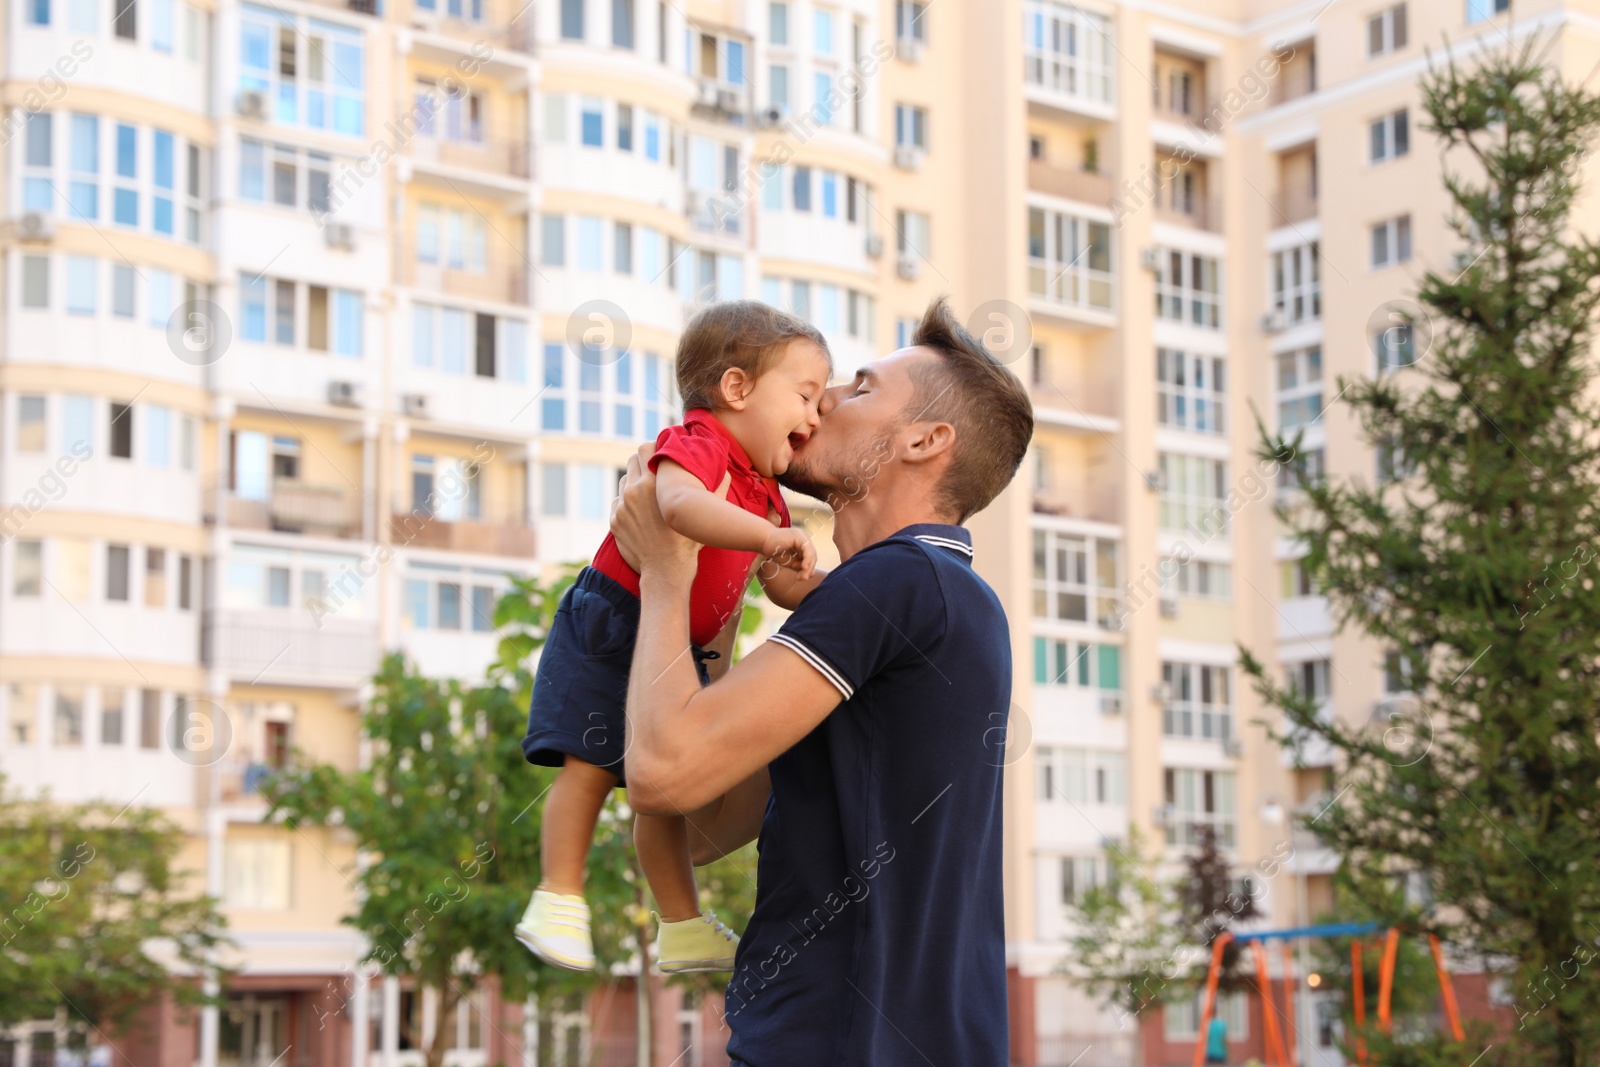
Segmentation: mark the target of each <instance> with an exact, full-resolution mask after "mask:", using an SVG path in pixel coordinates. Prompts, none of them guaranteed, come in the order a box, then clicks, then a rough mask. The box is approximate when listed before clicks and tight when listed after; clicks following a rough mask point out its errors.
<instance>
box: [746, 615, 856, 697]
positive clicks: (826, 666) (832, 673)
mask: <svg viewBox="0 0 1600 1067" xmlns="http://www.w3.org/2000/svg"><path fill="white" fill-rule="evenodd" d="M767 640H768V641H776V642H777V643H778V644H780V645H782V646H783V647H784V648H787V649H789V650H791V651H792V652H794V654H795V655H797V656H799V657H800V658H801V659H803V660H805V661H806V662H807V663H809V664H811V665H812V666H813V667H815V668H816V669H817V673H818V674H820V675H822V676H823V677H824V678H826V679H827V680H828V681H829V682H830V683H831V684H832V685H833V687H834V688H835V689H837V690H839V695H840V696H842V697H844V699H846V700H849V699H850V698H851V697H852V696H854V695H855V692H856V691H855V687H853V686H852V685H851V684H850V683H849V682H847V681H845V677H844V675H842V674H840V673H839V672H838V671H836V670H834V669H833V665H832V664H830V663H829V662H828V661H827V660H825V659H823V658H822V657H821V656H819V655H818V654H817V653H815V652H813V651H812V650H811V649H809V648H807V647H806V646H805V645H803V644H801V643H800V642H799V641H796V640H795V639H794V638H793V637H791V636H790V635H788V634H786V633H783V632H781V631H780V632H778V633H775V634H773V635H772V636H771V637H769V638H767Z"/></svg>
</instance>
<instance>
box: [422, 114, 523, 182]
mask: <svg viewBox="0 0 1600 1067" xmlns="http://www.w3.org/2000/svg"><path fill="white" fill-rule="evenodd" d="M433 121H435V122H438V121H440V118H439V116H435V117H434V120H433ZM408 147H409V149H410V154H411V158H412V160H413V161H414V162H415V163H416V164H417V165H418V166H419V167H421V168H423V169H434V168H448V169H451V170H470V171H485V172H488V173H490V174H495V175H499V176H502V177H505V178H516V179H519V180H522V181H527V180H528V178H529V177H530V176H531V175H532V166H531V159H530V156H529V153H528V142H527V141H524V140H520V139H512V138H501V137H480V138H476V139H473V140H451V139H449V138H444V137H424V136H417V137H413V138H412V139H411V143H410V145H409V146H408Z"/></svg>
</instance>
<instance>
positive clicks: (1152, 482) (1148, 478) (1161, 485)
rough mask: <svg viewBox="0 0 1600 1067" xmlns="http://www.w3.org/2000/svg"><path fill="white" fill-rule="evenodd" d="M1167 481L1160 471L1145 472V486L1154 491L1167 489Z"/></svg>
mask: <svg viewBox="0 0 1600 1067" xmlns="http://www.w3.org/2000/svg"><path fill="white" fill-rule="evenodd" d="M1165 481H1166V479H1164V478H1162V477H1161V472H1160V471H1145V472H1144V484H1145V487H1146V488H1148V489H1149V490H1150V491H1151V492H1152V493H1159V492H1160V491H1161V490H1162V489H1165V488H1166V485H1165Z"/></svg>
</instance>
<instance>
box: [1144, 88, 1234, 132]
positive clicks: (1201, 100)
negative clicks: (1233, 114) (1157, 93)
mask: <svg viewBox="0 0 1600 1067" xmlns="http://www.w3.org/2000/svg"><path fill="white" fill-rule="evenodd" d="M1223 114H1225V112H1224V111H1223V110H1222V103H1221V101H1219V100H1218V99H1217V98H1216V97H1214V96H1202V95H1200V94H1199V93H1189V94H1188V95H1187V96H1180V97H1178V98H1176V99H1174V98H1172V97H1171V96H1169V95H1163V96H1162V98H1161V102H1160V103H1158V104H1156V105H1155V106H1154V107H1153V108H1152V109H1151V112H1150V117H1151V118H1153V119H1154V120H1156V121H1157V122H1182V123H1191V124H1193V125H1196V126H1200V127H1202V128H1204V129H1208V130H1209V129H1210V127H1208V126H1206V120H1207V119H1208V118H1209V117H1210V116H1212V115H1217V116H1221V115H1223Z"/></svg>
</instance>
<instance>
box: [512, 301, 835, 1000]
mask: <svg viewBox="0 0 1600 1067" xmlns="http://www.w3.org/2000/svg"><path fill="white" fill-rule="evenodd" d="M832 370H833V367H832V359H831V356H830V354H829V352H828V346H827V342H826V341H824V340H823V338H822V334H821V333H819V332H818V331H817V330H816V329H815V328H813V327H811V326H809V325H807V324H806V323H805V322H802V321H801V320H799V319H797V318H794V317H793V316H790V315H786V314H784V313H783V312H780V311H777V310H775V309H773V308H770V307H768V306H767V305H765V304H762V303H758V302H756V301H752V300H739V301H731V302H728V303H723V304H715V305H713V306H711V307H709V308H706V309H705V310H704V311H702V312H700V313H699V314H698V315H696V316H695V317H694V319H693V320H692V321H691V322H690V323H689V325H688V326H687V327H686V328H685V329H684V332H683V336H682V338H680V340H679V342H678V354H677V377H678V392H679V394H680V395H681V396H682V397H683V406H684V410H685V411H686V412H687V414H686V415H685V416H684V420H683V424H682V425H681V426H669V427H668V428H667V429H665V430H663V431H661V435H660V436H659V437H657V438H656V451H655V454H654V455H653V456H652V457H651V459H650V468H651V469H652V470H653V471H655V473H656V499H657V501H658V503H659V504H660V506H661V514H662V517H663V518H664V519H665V520H666V522H667V524H668V525H669V526H671V527H672V528H673V529H674V530H677V531H678V532H679V533H680V534H683V535H684V536H685V537H688V538H690V539H691V540H694V541H698V542H700V543H701V544H702V545H704V546H706V547H704V548H702V549H701V550H700V556H699V566H698V570H697V571H696V573H695V579H694V585H693V588H692V590H691V593H690V602H689V635H690V639H691V641H692V642H693V644H694V647H693V649H692V650H691V651H692V652H693V654H694V658H695V665H696V667H697V668H698V670H699V672H700V680H701V683H702V684H709V681H710V679H709V675H708V673H707V671H706V667H705V662H704V661H705V660H707V659H713V658H716V656H717V653H715V652H707V651H706V650H705V646H706V645H708V644H710V643H711V641H712V640H713V639H714V638H715V637H716V636H717V635H718V634H719V633H720V632H721V631H722V629H723V626H724V625H725V624H726V623H727V622H728V620H729V619H730V618H731V617H732V616H733V615H734V614H735V613H736V612H737V611H738V610H739V605H740V603H741V602H742V600H743V596H744V590H745V586H746V584H747V583H748V581H749V577H750V571H751V567H752V565H753V564H754V563H755V562H756V559H757V557H758V556H759V557H765V558H766V559H768V560H771V561H773V562H772V564H763V565H762V567H761V569H760V573H759V575H758V576H759V578H760V580H761V584H762V587H763V589H764V590H765V591H766V594H767V596H768V598H769V599H771V600H772V602H773V603H775V604H777V605H779V606H780V607H784V608H788V609H791V610H792V609H793V608H794V607H795V606H796V605H797V604H799V603H800V601H801V599H802V598H803V597H804V596H805V595H806V593H808V592H810V591H811V589H812V588H814V587H815V586H816V583H817V582H819V581H821V580H822V573H821V572H819V571H817V570H816V569H815V568H816V549H815V548H814V547H813V546H812V544H811V541H810V539H809V538H807V537H806V535H805V533H804V532H803V531H801V530H799V529H796V528H794V527H793V526H791V525H790V520H789V511H788V508H787V507H785V506H784V502H783V497H782V496H781V495H780V494H779V492H778V484H777V482H776V481H774V479H775V478H776V477H777V476H778V475H780V474H782V473H784V472H785V471H786V470H788V469H789V463H790V461H791V460H792V459H793V458H794V447H795V445H797V444H798V443H800V442H802V441H804V440H805V439H806V438H808V437H810V436H811V433H812V431H813V430H815V429H816V427H817V422H818V411H817V405H818V404H819V403H820V401H821V399H822V392H823V390H824V389H826V388H827V386H828V378H829V377H830V375H831V374H832ZM724 479H728V487H727V495H726V499H723V498H722V497H721V496H719V494H718V490H719V488H720V487H721V485H722V483H723V481H724ZM773 564H776V565H773ZM638 626H639V574H638V572H637V571H635V570H634V569H633V568H632V567H630V566H628V564H627V563H626V562H625V561H624V560H623V558H622V554H621V553H620V552H619V551H618V549H617V544H616V541H615V539H613V538H612V537H611V536H610V535H607V536H606V539H605V541H604V542H603V543H602V544H601V545H600V550H599V551H598V552H597V553H595V557H594V562H593V563H592V564H590V565H589V566H587V567H585V568H584V569H583V570H582V571H581V572H580V573H579V575H578V577H577V580H576V582H575V583H574V584H573V586H572V588H570V589H569V590H567V593H566V596H564V597H563V598H562V600H561V604H560V606H559V607H558V608H557V609H556V614H555V619H554V621H553V622H552V623H551V626H550V633H549V636H548V639H547V640H546V642H545V645H544V651H543V653H542V654H541V656H540V659H539V669H538V674H537V676H536V678H535V680H534V686H533V701H532V706H531V707H530V708H529V710H528V736H527V737H526V738H524V739H523V742H522V751H523V753H524V755H526V756H527V758H528V762H530V763H535V764H540V765H542V766H547V767H560V768H561V771H560V773H558V774H557V775H556V780H555V783H554V784H553V785H552V786H551V787H550V795H549V798H548V799H547V800H546V801H545V807H544V825H543V835H542V846H541V860H540V869H541V875H542V877H541V880H540V883H539V887H538V888H537V889H536V890H534V893H533V899H532V900H530V901H529V902H528V908H527V911H526V912H525V913H524V914H523V916H522V921H521V922H520V923H518V924H517V928H516V935H517V940H519V941H521V942H522V943H523V944H524V945H526V946H527V947H528V948H529V949H530V950H532V951H533V953H534V954H535V955H537V956H539V957H540V958H541V959H543V960H545V961H547V962H549V963H553V964H556V965H557V966H561V967H570V968H572V969H574V970H589V969H592V968H593V967H594V947H593V943H592V941H591V939H590V934H589V906H588V904H586V903H585V902H584V899H583V882H584V867H585V865H586V862H587V860H588V854H589V844H590V840H591V839H592V837H593V836H594V826H595V820H596V819H597V818H598V817H599V813H600V807H601V805H602V804H603V803H604V802H605V799H606V796H607V795H608V794H609V793H610V792H611V791H612V790H613V789H615V788H616V787H617V786H619V785H622V784H624V775H623V755H624V752H623V744H624V729H625V725H624V724H625V719H624V708H625V706H626V703H627V695H628V670H629V666H630V664H631V661H632V659H633V647H634V641H635V638H636V636H637V633H638ZM634 845H635V847H636V849H637V850H638V854H639V864H640V866H641V867H643V869H644V873H645V876H646V877H647V878H648V879H649V882H650V889H651V891H652V892H653V893H654V894H655V898H656V903H657V904H658V906H659V907H660V909H661V914H660V929H659V933H658V937H657V941H656V945H657V952H658V957H659V964H660V967H661V970H663V971H665V972H669V973H684V972H690V971H717V970H731V969H732V968H733V953H734V947H735V946H736V945H737V943H738V938H737V937H736V936H735V935H734V934H733V932H732V931H730V930H729V929H728V928H727V927H726V926H724V925H723V924H722V923H720V922H718V921H717V920H716V916H714V915H705V916H702V915H701V914H700V905H699V897H698V894H697V892H696V887H695V880H694V868H693V867H692V866H691V864H690V861H689V845H688V836H687V833H686V830H685V826H684V820H683V818H682V817H681V816H646V815H639V816H636V819H635V824H634Z"/></svg>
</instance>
